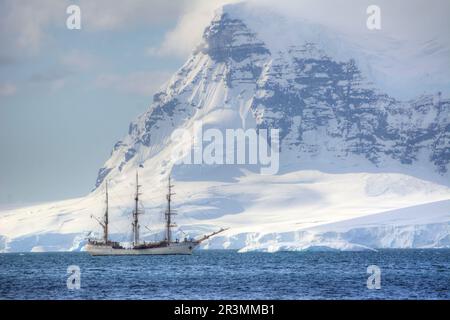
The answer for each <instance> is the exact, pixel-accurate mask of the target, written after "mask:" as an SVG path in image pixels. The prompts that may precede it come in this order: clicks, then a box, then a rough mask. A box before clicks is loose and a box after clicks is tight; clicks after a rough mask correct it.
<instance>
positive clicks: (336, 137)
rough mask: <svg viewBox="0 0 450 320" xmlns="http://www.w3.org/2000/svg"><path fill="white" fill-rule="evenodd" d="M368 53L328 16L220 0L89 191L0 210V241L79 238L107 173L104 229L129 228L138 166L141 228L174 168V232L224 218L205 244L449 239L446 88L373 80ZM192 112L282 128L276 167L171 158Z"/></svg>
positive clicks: (224, 124) (281, 245)
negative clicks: (391, 85) (415, 88)
mask: <svg viewBox="0 0 450 320" xmlns="http://www.w3.org/2000/svg"><path fill="white" fill-rule="evenodd" d="M268 22H270V24H269V23H268ZM430 45H431V44H430V43H428V44H427V46H430ZM422 54H423V53H422ZM374 59H375V58H374V57H373V55H371V54H370V53H369V52H368V50H367V48H364V41H362V42H361V41H355V40H354V39H352V37H349V36H344V35H339V34H336V33H335V32H334V31H333V30H329V29H327V28H326V27H323V26H319V25H315V24H313V23H310V22H307V21H299V20H295V21H293V20H292V19H288V18H286V17H281V16H277V15H275V14H274V13H272V12H267V10H265V9H259V10H255V8H251V9H250V8H249V7H248V6H247V5H246V4H245V3H239V4H232V5H226V6H224V7H223V8H221V9H220V10H218V11H217V12H216V15H215V17H214V19H213V20H212V22H211V24H210V25H209V26H208V27H207V29H206V30H205V32H204V36H203V41H202V43H201V44H200V45H199V46H198V47H197V49H196V50H195V51H194V52H193V54H192V56H191V57H190V58H189V59H188V61H187V62H186V63H185V64H184V66H183V67H182V68H180V70H179V71H178V72H177V73H176V74H175V75H174V76H173V77H172V78H171V79H170V80H169V81H168V82H167V83H166V84H165V85H164V86H163V88H162V89H161V91H160V92H158V93H157V94H155V96H154V99H153V103H152V105H151V106H150V108H149V110H148V111H147V112H146V113H144V114H143V115H141V116H140V117H139V118H138V119H137V120H136V121H135V122H133V123H131V125H130V128H129V132H128V135H126V136H125V137H124V139H122V140H121V141H119V142H117V143H116V145H115V146H114V148H113V151H112V154H111V157H110V159H109V160H108V161H107V162H106V163H105V165H104V167H103V168H101V169H100V171H99V174H98V178H97V181H96V185H95V189H94V190H93V191H92V192H91V193H90V194H89V195H88V196H86V197H84V198H80V199H74V200H69V201H63V202H59V203H52V204H44V205H40V206H33V207H30V208H22V209H18V210H9V211H4V212H3V213H1V214H0V250H3V251H21V250H24V251H28V250H34V251H36V250H69V249H73V250H77V249H80V248H81V247H82V245H83V237H84V235H85V234H86V232H88V231H89V230H97V229H98V228H97V227H96V223H95V221H93V220H92V219H91V218H90V214H92V213H94V214H97V215H100V214H101V212H102V205H103V202H102V201H103V192H104V184H105V180H108V181H109V187H110V195H111V207H112V208H111V215H112V217H111V221H112V228H111V229H112V232H113V234H114V237H115V238H116V239H117V240H126V239H127V231H128V230H130V229H131V228H130V226H129V225H130V207H131V206H132V199H133V192H134V189H133V185H134V179H135V172H136V169H137V168H139V174H140V178H141V184H142V186H143V192H144V195H143V203H144V205H145V206H146V209H147V215H146V216H145V217H144V218H143V222H142V225H147V224H148V225H149V229H145V230H144V228H141V229H142V232H143V233H144V238H146V239H152V237H154V236H155V233H156V231H153V230H154V227H153V226H155V225H156V224H158V223H160V222H161V221H160V220H161V217H162V215H161V214H162V209H163V207H164V193H165V191H166V190H165V185H166V183H167V178H168V175H169V174H171V175H172V177H173V178H174V180H175V184H176V192H177V197H176V198H175V204H176V206H177V209H178V212H179V216H178V217H177V222H178V224H179V225H180V228H179V229H178V231H177V235H178V236H179V237H184V235H185V234H189V235H191V236H195V235H198V234H201V233H204V232H208V231H211V230H215V229H217V228H219V227H225V226H229V227H230V230H229V231H227V232H226V233H224V234H223V235H220V236H217V237H215V238H213V239H212V240H211V241H210V242H208V243H206V244H205V245H204V248H234V249H241V250H242V251H248V250H263V251H276V250H280V249H283V250H297V249H308V248H309V249H311V248H322V249H323V248H332V249H352V250H357V249H367V248H381V247H402V248H404V247H405V248H410V247H450V228H449V224H450V188H449V186H450V183H449V178H450V173H449V170H450V166H449V163H450V100H449V99H446V98H444V97H443V95H442V94H441V93H438V92H435V93H430V94H429V95H420V96H419V95H418V96H415V95H413V94H414V93H412V97H411V99H410V100H408V101H402V100H399V99H398V98H396V97H393V96H391V95H389V94H387V93H385V92H383V90H382V88H383V84H382V83H381V82H380V74H385V73H386V70H383V69H382V68H381V67H380V66H383V65H388V63H387V62H386V61H387V60H386V59H387V58H386V57H384V56H380V57H379V59H384V62H386V63H380V62H379V61H378V62H376V61H375V62H374ZM421 59H422V60H423V59H424V58H423V57H422V58H421ZM430 59H431V57H430ZM380 68H381V69H380ZM381 78H382V77H381ZM198 121H201V122H202V123H203V126H204V128H217V129H219V130H222V131H224V130H225V129H237V128H242V129H256V130H261V129H271V128H276V129H279V130H280V139H281V140H280V167H279V171H278V173H277V174H276V175H261V174H260V171H259V170H258V169H259V168H258V166H257V165H217V164H216V165H207V164H201V165H200V164H198V165H188V164H179V163H177V160H180V159H181V155H180V157H179V158H178V159H176V158H174V150H177V149H179V148H181V147H183V148H186V147H187V148H188V149H189V148H193V147H194V146H193V145H191V143H192V141H191V140H190V139H188V140H186V139H184V140H174V139H172V137H171V135H172V133H173V132H174V130H176V129H186V130H189V132H193V130H194V126H195V123H196V122H198ZM150 230H152V231H150Z"/></svg>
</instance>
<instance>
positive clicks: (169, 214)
mask: <svg viewBox="0 0 450 320" xmlns="http://www.w3.org/2000/svg"><path fill="white" fill-rule="evenodd" d="M172 188H173V185H172V184H171V182H170V176H169V192H168V193H167V196H166V198H167V210H166V242H167V244H170V242H171V241H172V231H171V228H172V227H175V226H176V224H174V223H172V215H173V214H175V212H174V211H173V210H172V209H171V207H170V203H171V201H172V196H173V195H175V193H172Z"/></svg>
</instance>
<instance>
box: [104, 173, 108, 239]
mask: <svg viewBox="0 0 450 320" xmlns="http://www.w3.org/2000/svg"><path fill="white" fill-rule="evenodd" d="M105 187H106V191H105V196H106V199H105V202H106V209H105V217H104V228H103V232H104V234H103V240H104V241H105V244H106V243H108V224H109V212H108V210H109V202H108V181H106V184H105Z"/></svg>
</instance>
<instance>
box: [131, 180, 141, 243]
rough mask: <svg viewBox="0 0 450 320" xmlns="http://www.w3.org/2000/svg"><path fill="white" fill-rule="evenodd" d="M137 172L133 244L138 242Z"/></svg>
mask: <svg viewBox="0 0 450 320" xmlns="http://www.w3.org/2000/svg"><path fill="white" fill-rule="evenodd" d="M138 179H139V178H138V172H137V171H136V195H135V197H134V201H135V206H134V210H133V223H132V226H133V244H134V245H135V246H136V245H138V244H139V214H140V212H139V195H140V193H139V187H140V185H139V180H138Z"/></svg>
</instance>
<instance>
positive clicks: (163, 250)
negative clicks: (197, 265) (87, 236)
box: [85, 241, 198, 256]
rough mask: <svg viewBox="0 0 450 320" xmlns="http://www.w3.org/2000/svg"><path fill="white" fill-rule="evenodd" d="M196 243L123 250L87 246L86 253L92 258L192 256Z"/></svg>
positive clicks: (101, 246)
mask: <svg viewBox="0 0 450 320" xmlns="http://www.w3.org/2000/svg"><path fill="white" fill-rule="evenodd" d="M197 245H198V243H197V242H191V241H187V242H179V243H176V242H175V243H171V244H170V245H168V246H167V245H166V246H158V247H153V248H139V249H133V248H129V249H125V248H113V247H112V246H111V245H100V244H87V245H86V248H85V249H86V251H87V252H89V253H90V254H91V255H92V256H125V255H169V254H192V251H193V250H194V248H195V247H196V246H197Z"/></svg>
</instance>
